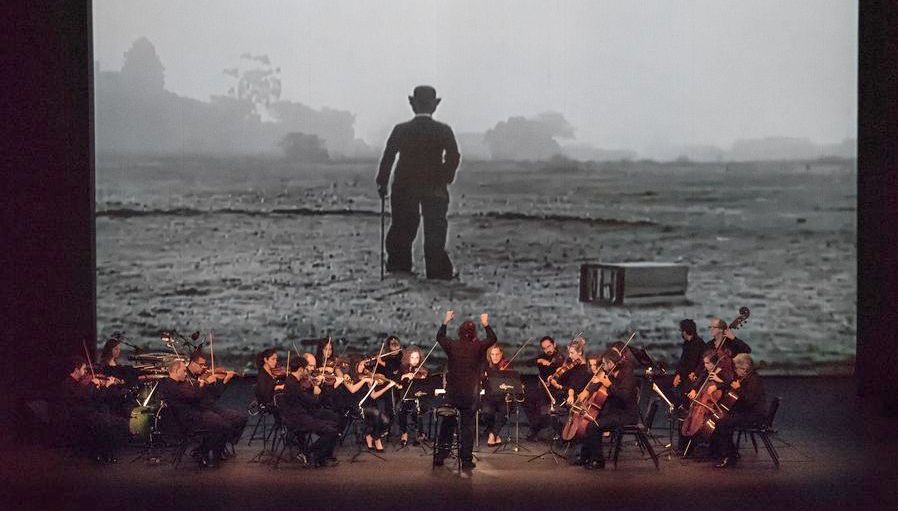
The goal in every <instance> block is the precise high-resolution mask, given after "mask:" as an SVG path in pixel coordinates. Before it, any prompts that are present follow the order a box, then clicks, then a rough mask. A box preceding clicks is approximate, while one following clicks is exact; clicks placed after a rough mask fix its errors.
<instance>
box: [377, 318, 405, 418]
mask: <svg viewBox="0 0 898 511" xmlns="http://www.w3.org/2000/svg"><path fill="white" fill-rule="evenodd" d="M394 352H395V353H394ZM384 353H392V354H391V355H388V356H386V357H383V358H382V359H381V360H380V363H379V364H378V368H377V369H376V370H375V372H377V373H382V374H384V375H386V377H387V378H389V379H391V380H394V381H398V379H399V377H400V376H402V373H400V371H401V369H402V354H403V349H402V341H400V339H399V337H397V336H395V335H391V336H389V337H387V342H386V347H385V350H384ZM398 397H401V396H396V387H391V388H390V391H389V393H388V394H387V399H384V401H383V409H384V413H386V414H387V417H388V418H389V419H390V424H391V425H392V424H393V421H394V420H395V418H396V409H395V406H394V405H395V403H396V399H397V398H398ZM390 429H392V428H390V427H387V431H389V430H390Z"/></svg>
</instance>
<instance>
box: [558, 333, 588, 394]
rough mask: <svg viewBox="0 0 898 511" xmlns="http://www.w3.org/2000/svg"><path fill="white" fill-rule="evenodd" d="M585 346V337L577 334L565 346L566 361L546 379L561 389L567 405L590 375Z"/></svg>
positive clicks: (581, 388)
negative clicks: (584, 352)
mask: <svg viewBox="0 0 898 511" xmlns="http://www.w3.org/2000/svg"><path fill="white" fill-rule="evenodd" d="M585 347H586V339H585V338H584V337H582V336H577V337H575V338H574V339H573V340H571V342H570V343H569V344H568V347H567V356H568V358H567V362H565V363H564V365H562V366H561V367H559V368H558V369H557V370H556V371H555V374H553V375H552V376H550V377H549V379H548V380H547V383H549V385H551V386H553V387H555V388H556V389H560V390H561V391H562V395H563V396H564V399H565V403H566V404H567V405H568V406H570V405H572V404H574V401H575V400H576V397H577V394H578V393H579V392H580V391H581V390H583V387H585V386H586V384H587V383H589V379H590V378H591V377H592V375H590V374H589V368H588V367H587V365H586V358H585V356H584V354H583V351H584V349H585Z"/></svg>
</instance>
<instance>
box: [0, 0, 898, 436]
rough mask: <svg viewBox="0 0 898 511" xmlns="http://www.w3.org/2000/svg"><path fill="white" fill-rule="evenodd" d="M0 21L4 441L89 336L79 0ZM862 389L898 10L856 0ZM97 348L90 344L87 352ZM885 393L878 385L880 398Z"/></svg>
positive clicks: (883, 341)
mask: <svg viewBox="0 0 898 511" xmlns="http://www.w3.org/2000/svg"><path fill="white" fill-rule="evenodd" d="M11 11H14V12H12V13H11V14H10V15H8V16H5V17H4V18H3V22H2V23H3V31H4V33H5V34H7V40H12V44H11V45H4V55H5V59H4V62H5V63H6V69H5V72H4V73H3V78H2V80H3V85H4V86H3V89H2V90H3V97H4V106H5V108H4V110H5V112H6V117H7V118H6V119H4V120H5V121H6V122H4V123H2V125H3V128H4V131H5V132H6V133H4V135H5V136H3V137H2V143H3V145H4V149H3V155H4V165H3V187H2V189H3V194H4V196H3V241H4V242H3V250H2V272H3V281H2V287H3V305H2V307H3V316H2V323H0V330H2V339H3V344H4V348H5V349H4V359H5V364H4V368H3V370H2V371H0V374H2V377H0V378H2V380H0V385H2V386H0V389H2V391H0V421H2V426H0V427H2V429H3V430H4V431H3V432H2V433H4V434H2V436H0V437H2V438H5V439H11V438H14V436H13V435H8V434H5V433H7V432H9V431H10V429H11V428H12V427H13V426H14V425H15V424H16V417H17V416H18V414H19V413H21V412H20V411H21V410H22V403H23V402H24V401H25V400H27V399H29V398H31V397H37V396H39V395H40V394H41V393H42V392H43V391H44V390H45V389H47V388H49V387H51V386H52V385H49V384H50V383H51V382H53V381H55V380H56V379H57V378H56V376H58V375H59V374H60V371H59V366H60V364H61V362H62V361H63V360H64V359H65V358H66V357H68V356H72V355H77V354H79V353H81V352H82V345H81V343H82V341H83V340H85V339H87V340H89V341H88V342H93V340H94V339H96V319H95V318H96V296H95V280H96V279H95V272H96V266H95V252H94V251H95V243H94V210H95V208H94V174H93V162H94V158H93V141H92V126H91V105H92V99H91V84H92V83H93V80H92V76H91V70H92V65H91V62H92V59H91V47H90V45H91V32H90V20H91V12H92V7H91V3H90V2H89V1H87V2H85V1H77V0H69V1H61V2H52V3H48V4H45V3H41V2H27V1H20V2H16V3H15V9H14V10H11ZM859 19H860V52H859V58H860V62H859V64H860V76H859V89H858V92H859V109H858V110H859V162H858V163H859V171H858V180H859V181H858V197H859V198H858V203H859V204H858V223H859V225H858V277H859V282H858V304H857V305H858V307H857V311H858V316H859V317H858V323H857V324H858V343H857V365H856V371H857V382H858V391H859V392H860V393H862V394H864V395H884V396H885V395H894V390H895V389H896V388H898V385H896V381H898V371H896V365H898V343H896V339H895V329H896V326H895V324H896V322H895V316H896V314H895V305H894V304H895V303H896V298H898V292H896V287H898V265H896V255H895V252H896V246H898V229H896V222H895V220H894V219H893V217H892V215H890V213H891V212H893V211H895V209H896V208H895V207H894V206H895V205H896V202H898V178H896V177H895V175H894V174H893V172H894V171H895V170H898V168H896V167H898V165H896V163H898V158H896V149H895V147H894V145H895V142H894V141H895V140H898V123H896V103H898V97H896V96H898V93H896V91H898V80H896V70H898V59H896V53H898V47H896V46H898V6H896V4H895V2H862V3H861V5H860V18H859ZM89 348H93V346H89ZM883 391H885V392H883Z"/></svg>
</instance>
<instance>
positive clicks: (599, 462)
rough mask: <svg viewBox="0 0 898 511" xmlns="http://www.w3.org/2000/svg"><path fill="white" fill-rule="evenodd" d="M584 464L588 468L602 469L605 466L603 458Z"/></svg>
mask: <svg viewBox="0 0 898 511" xmlns="http://www.w3.org/2000/svg"><path fill="white" fill-rule="evenodd" d="M584 466H585V467H586V468H588V469H589V470H603V469H604V468H605V460H592V461H590V462H589V463H588V464H587V465H584Z"/></svg>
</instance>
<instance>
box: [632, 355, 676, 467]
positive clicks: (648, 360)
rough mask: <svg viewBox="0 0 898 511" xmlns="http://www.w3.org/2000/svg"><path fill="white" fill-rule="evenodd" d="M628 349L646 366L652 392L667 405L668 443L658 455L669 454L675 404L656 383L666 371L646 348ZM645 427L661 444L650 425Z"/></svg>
mask: <svg viewBox="0 0 898 511" xmlns="http://www.w3.org/2000/svg"><path fill="white" fill-rule="evenodd" d="M630 351H631V352H632V353H633V358H635V359H636V360H637V361H638V362H639V363H640V364H642V365H643V366H644V367H645V368H646V369H645V377H646V379H647V380H648V382H649V383H651V384H652V392H654V393H655V394H657V395H658V397H660V398H661V401H663V402H664V403H665V404H666V405H667V430H668V431H667V433H668V444H667V445H664V446H663V447H664V450H663V451H660V452H658V455H659V456H661V455H664V454H666V455H668V456H670V455H671V454H672V453H674V452H675V449H674V439H673V433H674V423H675V422H676V421H677V419H676V416H675V414H674V411H675V409H676V406H675V405H674V404H673V401H672V400H671V399H670V398H669V397H667V395H666V394H665V393H664V390H662V389H661V387H660V386H659V385H658V383H657V381H656V379H657V377H658V376H663V375H664V374H665V373H666V371H665V369H664V365H663V364H661V363H660V362H655V359H653V358H652V356H651V355H650V354H649V352H648V350H646V349H644V348H637V347H630ZM645 427H646V432H647V433H648V435H649V436H651V437H652V440H654V441H655V443H656V444H658V445H662V444H661V441H660V440H658V438H657V437H656V436H655V435H654V434H652V425H651V424H646V425H645Z"/></svg>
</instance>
